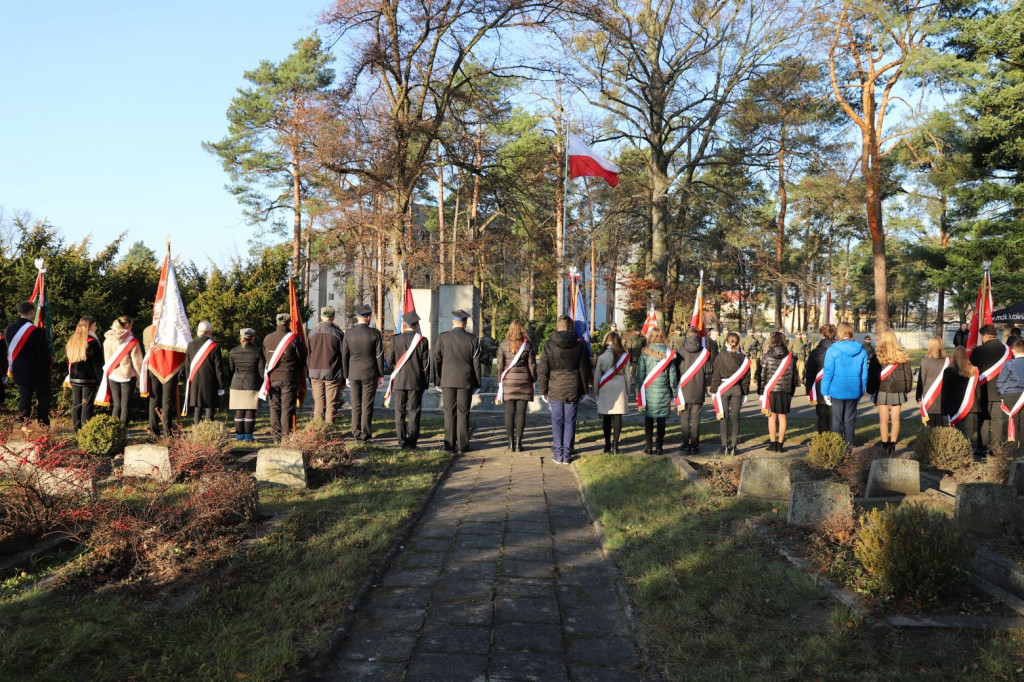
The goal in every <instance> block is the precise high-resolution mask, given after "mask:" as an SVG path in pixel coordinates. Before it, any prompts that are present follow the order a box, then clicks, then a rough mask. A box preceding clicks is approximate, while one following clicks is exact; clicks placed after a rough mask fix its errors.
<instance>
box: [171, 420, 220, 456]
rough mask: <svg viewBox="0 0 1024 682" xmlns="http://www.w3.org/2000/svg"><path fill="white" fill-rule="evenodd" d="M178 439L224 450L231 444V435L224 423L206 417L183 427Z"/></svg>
mask: <svg viewBox="0 0 1024 682" xmlns="http://www.w3.org/2000/svg"><path fill="white" fill-rule="evenodd" d="M179 439H180V440H182V441H185V442H186V443H194V444H196V445H204V446H207V447H210V448H215V449H217V450H223V451H225V452H226V451H227V450H228V448H229V447H230V446H231V437H230V436H229V435H228V430H227V428H226V427H225V426H224V423H223V422H219V421H214V420H212V419H206V420H204V421H201V422H199V423H198V424H193V425H192V426H190V427H188V428H187V429H184V430H183V431H182V432H181V436H180V438H179Z"/></svg>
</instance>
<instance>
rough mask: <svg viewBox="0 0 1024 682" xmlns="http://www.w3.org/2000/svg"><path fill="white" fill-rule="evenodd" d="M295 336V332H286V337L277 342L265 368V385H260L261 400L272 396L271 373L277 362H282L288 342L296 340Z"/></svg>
mask: <svg viewBox="0 0 1024 682" xmlns="http://www.w3.org/2000/svg"><path fill="white" fill-rule="evenodd" d="M295 338H296V336H295V332H288V333H287V334H285V335H284V338H282V339H281V341H280V342H279V343H278V344H277V348H275V349H274V354H273V355H271V356H270V362H268V363H267V366H266V368H265V369H264V370H263V385H262V386H260V392H259V394H258V395H259V399H260V400H266V399H267V398H269V397H270V373H271V372H273V371H274V368H276V367H277V363H279V362H281V358H282V357H284V352H285V350H287V349H288V344H289V343H291V342H292V341H294V340H295Z"/></svg>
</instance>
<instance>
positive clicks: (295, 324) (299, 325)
mask: <svg viewBox="0 0 1024 682" xmlns="http://www.w3.org/2000/svg"><path fill="white" fill-rule="evenodd" d="M288 314H289V315H290V316H291V322H290V323H289V329H291V331H292V333H293V334H295V336H296V338H297V340H298V342H299V345H300V346H301V347H302V349H303V350H304V351H308V350H309V343H308V342H307V340H306V323H305V322H303V319H302V309H301V308H299V295H298V294H297V293H296V291H295V281H294V280H291V279H289V280H288ZM303 355H304V356H305V355H307V353H303ZM305 399H306V364H305V361H303V364H302V366H301V367H300V368H299V382H298V385H297V386H296V387H295V406H296V407H302V403H303V401H304V400H305ZM292 420H293V422H294V420H295V415H294V414H293V415H292ZM292 426H293V428H294V424H293V425H292Z"/></svg>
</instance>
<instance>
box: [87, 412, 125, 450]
mask: <svg viewBox="0 0 1024 682" xmlns="http://www.w3.org/2000/svg"><path fill="white" fill-rule="evenodd" d="M127 444H128V427H127V426H125V425H124V423H122V422H121V420H120V419H117V418H116V417H112V416H110V415H109V414H98V415H96V416H94V417H93V418H92V419H90V420H89V421H87V422H86V423H85V424H82V428H81V429H79V431H78V447H79V448H81V449H82V450H84V451H85V452H87V453H89V454H90V455H97V456H101V457H113V456H114V455H116V454H117V453H119V452H124V446H125V445H127Z"/></svg>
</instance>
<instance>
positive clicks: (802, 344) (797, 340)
mask: <svg viewBox="0 0 1024 682" xmlns="http://www.w3.org/2000/svg"><path fill="white" fill-rule="evenodd" d="M803 336H804V335H803V334H801V333H800V332H797V333H796V334H794V335H793V340H792V341H790V342H789V352H790V353H792V354H793V359H794V360H795V361H796V368H795V369H796V372H795V378H796V382H797V383H798V384H799V383H801V382H802V381H803V380H802V379H801V377H802V376H803V375H804V374H803V372H804V362H805V358H806V357H807V342H806V341H805V340H804V338H803Z"/></svg>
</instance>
